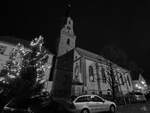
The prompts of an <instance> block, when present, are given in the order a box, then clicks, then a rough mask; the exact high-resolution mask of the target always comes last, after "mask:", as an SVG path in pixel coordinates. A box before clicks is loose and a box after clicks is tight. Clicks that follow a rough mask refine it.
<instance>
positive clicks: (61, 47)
mask: <svg viewBox="0 0 150 113" xmlns="http://www.w3.org/2000/svg"><path fill="white" fill-rule="evenodd" d="M68 7H69V8H68V9H67V12H69V11H68V10H70V4H69V5H68ZM66 20H67V22H66V24H65V25H64V27H63V28H62V29H61V31H60V38H59V42H58V49H57V56H58V57H59V56H62V55H64V54H66V53H67V52H69V51H70V50H72V49H74V48H75V42H76V36H75V34H74V31H73V20H72V19H71V17H69V14H68V13H67V14H66Z"/></svg>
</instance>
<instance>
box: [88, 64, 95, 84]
mask: <svg viewBox="0 0 150 113" xmlns="http://www.w3.org/2000/svg"><path fill="white" fill-rule="evenodd" d="M89 81H90V82H94V70H93V67H92V66H89Z"/></svg>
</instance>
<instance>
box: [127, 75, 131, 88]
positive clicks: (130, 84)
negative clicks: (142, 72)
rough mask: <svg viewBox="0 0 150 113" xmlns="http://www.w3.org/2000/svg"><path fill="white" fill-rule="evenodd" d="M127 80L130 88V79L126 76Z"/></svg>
mask: <svg viewBox="0 0 150 113" xmlns="http://www.w3.org/2000/svg"><path fill="white" fill-rule="evenodd" d="M127 80H128V83H129V86H131V83H130V79H129V76H128V75H127Z"/></svg>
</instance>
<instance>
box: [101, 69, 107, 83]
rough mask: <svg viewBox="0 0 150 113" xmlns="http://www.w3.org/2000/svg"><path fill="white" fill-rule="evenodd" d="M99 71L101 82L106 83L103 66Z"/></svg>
mask: <svg viewBox="0 0 150 113" xmlns="http://www.w3.org/2000/svg"><path fill="white" fill-rule="evenodd" d="M101 73H102V80H103V83H106V75H105V69H104V68H102V69H101Z"/></svg>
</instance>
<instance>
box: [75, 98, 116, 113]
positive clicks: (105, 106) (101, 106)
mask: <svg viewBox="0 0 150 113" xmlns="http://www.w3.org/2000/svg"><path fill="white" fill-rule="evenodd" d="M73 103H74V105H75V107H76V109H77V111H79V113H96V112H104V111H108V112H110V113H115V111H116V108H117V106H116V104H115V103H114V102H111V101H108V100H105V99H103V98H102V97H100V96H98V95H82V96H79V97H77V98H76V99H75V100H74V101H73Z"/></svg>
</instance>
